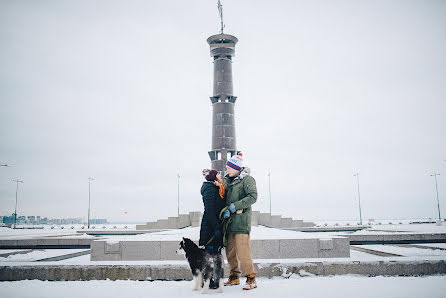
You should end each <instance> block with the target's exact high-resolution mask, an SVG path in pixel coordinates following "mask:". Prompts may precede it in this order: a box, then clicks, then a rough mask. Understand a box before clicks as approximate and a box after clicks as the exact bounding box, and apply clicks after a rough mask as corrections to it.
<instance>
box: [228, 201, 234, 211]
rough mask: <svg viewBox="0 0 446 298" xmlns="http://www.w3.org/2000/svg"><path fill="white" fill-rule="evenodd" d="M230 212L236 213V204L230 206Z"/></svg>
mask: <svg viewBox="0 0 446 298" xmlns="http://www.w3.org/2000/svg"><path fill="white" fill-rule="evenodd" d="M228 210H229V211H231V213H234V212H235V206H234V203H231V205H229V207H228Z"/></svg>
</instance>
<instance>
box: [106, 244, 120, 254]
mask: <svg viewBox="0 0 446 298" xmlns="http://www.w3.org/2000/svg"><path fill="white" fill-rule="evenodd" d="M119 252H120V245H119V242H105V253H106V254H110V253H112V254H116V253H119Z"/></svg>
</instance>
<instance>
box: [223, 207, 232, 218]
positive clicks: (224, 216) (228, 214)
mask: <svg viewBox="0 0 446 298" xmlns="http://www.w3.org/2000/svg"><path fill="white" fill-rule="evenodd" d="M229 216H231V212H230V211H229V209H226V210H225V211H223V218H229Z"/></svg>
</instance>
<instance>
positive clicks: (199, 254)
mask: <svg viewBox="0 0 446 298" xmlns="http://www.w3.org/2000/svg"><path fill="white" fill-rule="evenodd" d="M177 254H179V255H186V259H187V261H188V262H189V266H190V269H191V270H192V276H193V278H194V283H195V285H194V290H198V288H199V287H200V286H202V287H203V291H202V293H203V294H206V293H207V292H208V290H209V285H210V283H211V281H213V284H214V286H215V285H216V284H217V283H218V291H219V292H220V293H222V292H223V274H224V271H223V270H224V269H223V258H222V256H221V253H220V252H217V251H209V250H205V249H202V248H199V247H198V246H197V245H196V244H195V243H194V242H193V241H192V240H190V239H188V238H183V241H181V242H180V248H179V249H178V250H177Z"/></svg>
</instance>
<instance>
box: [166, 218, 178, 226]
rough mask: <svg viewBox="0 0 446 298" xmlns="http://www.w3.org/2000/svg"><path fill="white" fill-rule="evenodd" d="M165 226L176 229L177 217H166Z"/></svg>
mask: <svg viewBox="0 0 446 298" xmlns="http://www.w3.org/2000/svg"><path fill="white" fill-rule="evenodd" d="M167 227H168V228H169V229H178V228H179V224H178V217H168V218H167Z"/></svg>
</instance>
